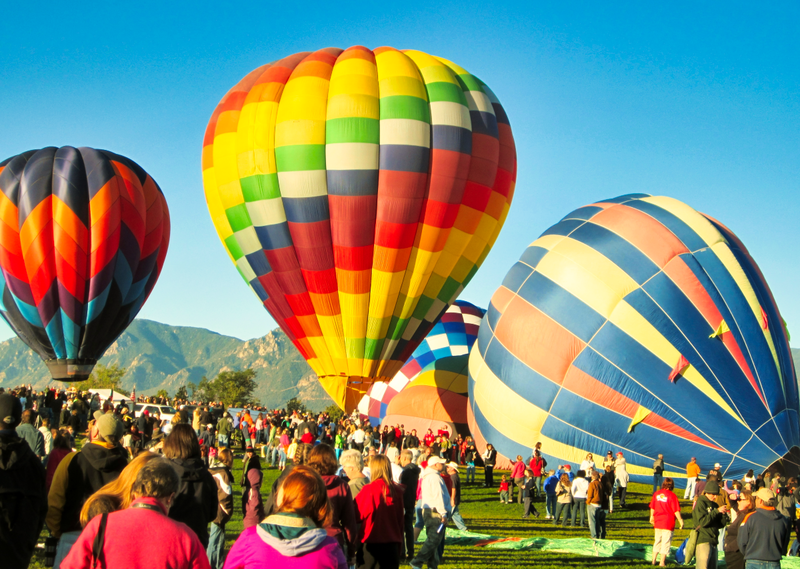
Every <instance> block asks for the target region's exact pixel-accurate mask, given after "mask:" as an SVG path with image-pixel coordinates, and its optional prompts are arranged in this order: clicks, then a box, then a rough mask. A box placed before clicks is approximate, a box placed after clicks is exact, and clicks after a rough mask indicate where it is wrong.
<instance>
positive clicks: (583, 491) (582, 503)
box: [570, 470, 589, 527]
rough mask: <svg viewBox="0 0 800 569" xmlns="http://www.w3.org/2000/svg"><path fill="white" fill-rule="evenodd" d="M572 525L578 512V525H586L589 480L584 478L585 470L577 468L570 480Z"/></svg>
mask: <svg viewBox="0 0 800 569" xmlns="http://www.w3.org/2000/svg"><path fill="white" fill-rule="evenodd" d="M570 490H571V491H572V526H573V527H575V522H576V521H577V517H578V512H580V514H581V523H580V527H586V496H587V493H588V492H589V481H588V480H586V471H584V470H579V471H578V472H577V473H576V474H575V478H574V479H573V480H572V488H571V489H570Z"/></svg>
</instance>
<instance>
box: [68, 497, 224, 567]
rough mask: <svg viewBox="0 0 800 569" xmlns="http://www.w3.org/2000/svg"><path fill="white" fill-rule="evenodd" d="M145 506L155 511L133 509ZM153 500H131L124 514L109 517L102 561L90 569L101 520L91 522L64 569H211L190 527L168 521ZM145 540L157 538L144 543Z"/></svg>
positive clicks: (162, 510)
mask: <svg viewBox="0 0 800 569" xmlns="http://www.w3.org/2000/svg"><path fill="white" fill-rule="evenodd" d="M137 504H146V505H148V506H150V507H155V508H157V509H156V510H152V509H147V508H141V507H136V505H137ZM166 514H167V512H166V510H165V509H164V507H163V506H162V505H161V503H160V502H158V500H156V499H155V498H139V499H137V500H134V502H133V504H131V507H130V508H128V509H127V510H120V511H119V512H114V513H111V514H109V515H108V525H107V527H106V533H105V543H104V545H103V551H102V553H101V557H100V559H99V561H98V563H97V564H96V565H92V545H93V543H94V538H95V535H96V534H97V528H98V527H99V526H100V520H101V518H102V516H95V517H94V518H92V521H90V522H89V523H88V524H87V525H86V527H85V528H84V529H83V532H82V533H81V535H80V537H78V541H76V542H75V545H74V546H72V549H71V550H70V552H69V555H67V556H66V557H65V558H64V561H62V562H61V567H62V568H63V569H86V568H89V567H102V568H103V569H105V568H111V567H125V568H126V569H140V568H141V569H161V568H163V569H167V568H169V567H186V568H187V569H210V565H209V564H208V557H207V556H206V551H205V548H204V547H203V545H202V544H201V543H200V540H199V539H198V537H197V534H195V533H194V532H193V531H192V530H191V529H189V526H187V525H186V524H183V523H181V522H176V521H175V520H171V519H170V518H168V517H167V516H166ZM146 536H158V539H147V538H146Z"/></svg>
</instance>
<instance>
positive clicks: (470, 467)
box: [467, 463, 475, 484]
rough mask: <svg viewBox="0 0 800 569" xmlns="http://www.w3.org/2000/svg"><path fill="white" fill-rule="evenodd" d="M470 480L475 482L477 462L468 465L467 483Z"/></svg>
mask: <svg viewBox="0 0 800 569" xmlns="http://www.w3.org/2000/svg"><path fill="white" fill-rule="evenodd" d="M470 482H472V483H473V484H474V483H475V463H472V464H471V465H469V464H468V465H467V484H469V483H470Z"/></svg>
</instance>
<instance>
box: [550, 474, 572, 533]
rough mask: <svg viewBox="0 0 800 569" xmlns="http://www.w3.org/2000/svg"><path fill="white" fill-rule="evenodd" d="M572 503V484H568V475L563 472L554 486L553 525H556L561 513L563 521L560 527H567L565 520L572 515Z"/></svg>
mask: <svg viewBox="0 0 800 569" xmlns="http://www.w3.org/2000/svg"><path fill="white" fill-rule="evenodd" d="M572 502H573V499H572V482H570V480H569V475H568V474H567V473H566V472H565V473H563V474H562V475H561V478H560V479H559V481H558V483H557V484H556V515H555V516H554V517H553V525H557V524H558V520H559V517H560V516H561V513H562V512H563V513H564V521H563V522H562V523H561V525H562V526H563V527H566V526H567V520H568V519H569V518H570V514H571V513H572Z"/></svg>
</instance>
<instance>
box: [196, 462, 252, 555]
mask: <svg viewBox="0 0 800 569" xmlns="http://www.w3.org/2000/svg"><path fill="white" fill-rule="evenodd" d="M232 468H233V453H232V452H231V449H229V448H227V447H224V448H221V449H220V450H219V452H218V453H217V455H216V456H215V457H214V458H213V459H211V466H210V467H209V469H208V472H209V473H210V474H211V476H213V477H214V482H216V483H217V501H218V502H219V508H218V509H217V517H216V518H214V520H213V521H212V522H211V532H210V533H209V536H208V549H206V553H207V554H208V563H209V565H211V569H222V565H223V563H224V562H225V524H227V523H228V522H229V521H230V520H231V517H232V516H233V473H232V472H231V469H232ZM259 521H261V520H259Z"/></svg>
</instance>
